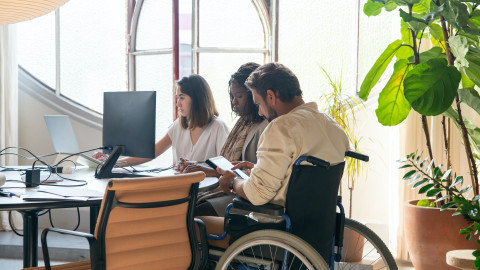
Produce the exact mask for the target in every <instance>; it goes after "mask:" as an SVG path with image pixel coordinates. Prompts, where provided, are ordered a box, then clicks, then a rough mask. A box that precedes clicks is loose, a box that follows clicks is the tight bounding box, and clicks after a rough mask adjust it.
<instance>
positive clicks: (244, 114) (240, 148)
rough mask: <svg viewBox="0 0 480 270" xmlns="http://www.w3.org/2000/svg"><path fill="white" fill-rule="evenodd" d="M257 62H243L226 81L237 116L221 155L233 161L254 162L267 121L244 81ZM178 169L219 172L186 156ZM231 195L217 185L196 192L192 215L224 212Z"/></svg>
mask: <svg viewBox="0 0 480 270" xmlns="http://www.w3.org/2000/svg"><path fill="white" fill-rule="evenodd" d="M259 66H260V65H259V64H257V63H252V62H249V63H246V64H243V65H242V66H240V68H239V69H238V70H237V71H236V72H235V73H234V74H232V76H231V78H230V81H229V94H230V104H231V108H232V111H233V112H234V113H235V114H236V115H237V116H239V119H238V120H237V122H236V123H235V126H234V127H233V129H232V130H231V131H230V135H229V136H228V138H227V140H226V141H225V144H224V145H223V148H222V150H221V152H220V155H221V156H224V157H225V158H226V159H228V160H230V161H231V162H233V163H235V161H250V162H252V163H256V162H257V146H258V140H259V138H260V135H261V134H262V132H263V130H264V129H265V127H266V126H267V125H268V121H267V120H265V119H264V118H263V117H261V116H260V115H259V114H258V106H257V105H256V104H255V103H254V102H253V97H252V93H251V92H250V91H249V90H248V89H247V88H246V87H245V85H244V84H245V81H246V80H247V78H248V76H249V75H250V74H251V73H252V72H253V71H254V70H255V69H257V67H259ZM178 169H179V170H181V171H183V172H193V171H203V172H205V173H206V174H207V176H214V177H219V176H220V175H219V174H218V173H217V171H215V170H214V169H212V168H210V167H209V166H208V165H203V164H198V163H194V162H190V161H187V160H182V164H181V165H180V166H179V167H178ZM232 198H233V196H232V195H230V194H228V195H227V194H225V193H224V192H223V191H221V190H220V189H218V190H217V189H215V190H213V191H208V192H205V193H204V194H199V197H198V205H197V208H196V210H195V215H196V216H198V215H202V216H223V212H224V210H225V207H226V206H227V205H228V204H229V203H230V202H231V201H232Z"/></svg>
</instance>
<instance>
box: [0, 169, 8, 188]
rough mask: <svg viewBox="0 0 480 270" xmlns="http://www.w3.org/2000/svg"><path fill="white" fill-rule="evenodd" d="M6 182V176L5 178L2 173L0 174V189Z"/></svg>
mask: <svg viewBox="0 0 480 270" xmlns="http://www.w3.org/2000/svg"><path fill="white" fill-rule="evenodd" d="M6 182H7V176H5V174H4V173H1V172H0V187H1V186H3V185H5V183H6Z"/></svg>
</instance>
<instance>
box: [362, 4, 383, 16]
mask: <svg viewBox="0 0 480 270" xmlns="http://www.w3.org/2000/svg"><path fill="white" fill-rule="evenodd" d="M384 6H385V4H381V3H375V2H374V1H372V0H368V1H367V3H365V5H364V6H363V13H365V15H367V16H368V17H370V16H377V15H378V14H380V12H382V8H383V7H384Z"/></svg>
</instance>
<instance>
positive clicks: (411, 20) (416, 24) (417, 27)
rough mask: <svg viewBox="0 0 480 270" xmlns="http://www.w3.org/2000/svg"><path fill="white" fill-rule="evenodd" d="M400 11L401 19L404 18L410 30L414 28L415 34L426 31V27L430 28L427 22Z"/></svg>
mask: <svg viewBox="0 0 480 270" xmlns="http://www.w3.org/2000/svg"><path fill="white" fill-rule="evenodd" d="M399 11H400V17H402V19H403V20H404V21H405V22H406V23H408V25H409V26H410V28H412V29H413V30H414V31H415V32H419V31H422V30H423V29H425V27H427V26H428V23H427V21H426V20H424V19H421V18H417V17H414V16H412V15H410V14H408V13H407V12H405V11H404V10H403V9H399Z"/></svg>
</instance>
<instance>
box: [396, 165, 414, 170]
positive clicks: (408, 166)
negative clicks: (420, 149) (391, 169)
mask: <svg viewBox="0 0 480 270" xmlns="http://www.w3.org/2000/svg"><path fill="white" fill-rule="evenodd" d="M410 167H412V165H410V164H406V165H403V166H401V167H399V169H404V168H410Z"/></svg>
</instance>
